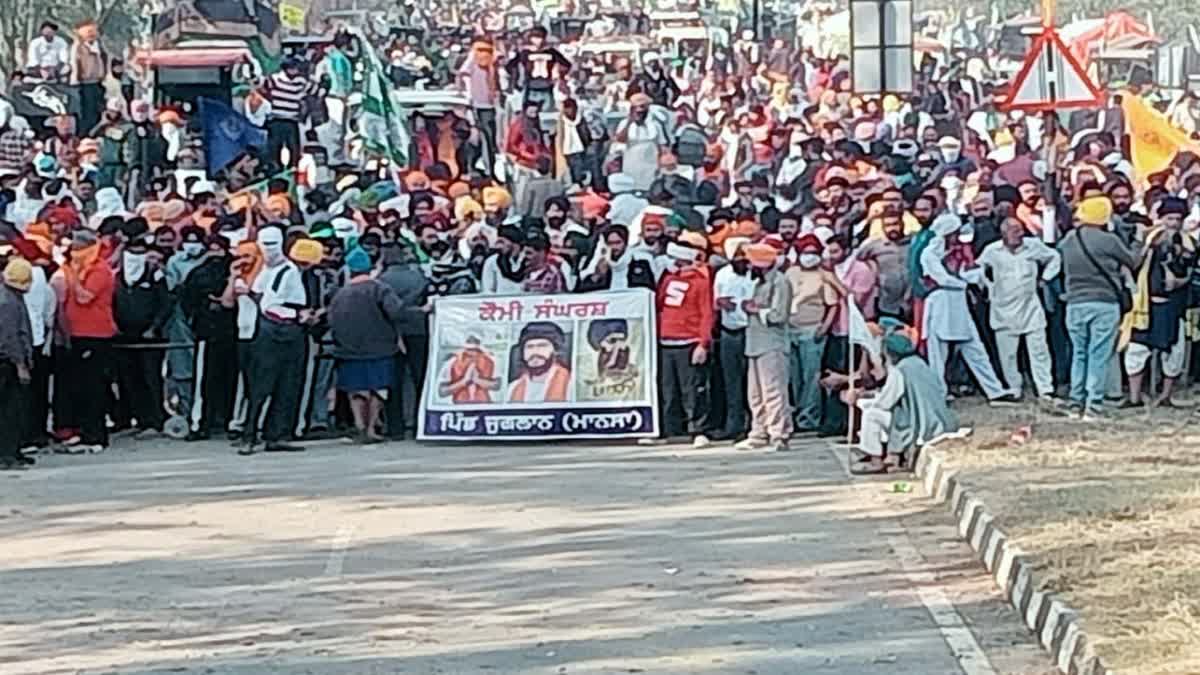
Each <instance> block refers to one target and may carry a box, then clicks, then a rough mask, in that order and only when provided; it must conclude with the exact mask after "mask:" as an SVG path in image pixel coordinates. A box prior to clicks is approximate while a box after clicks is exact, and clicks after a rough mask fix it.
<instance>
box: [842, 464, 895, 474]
mask: <svg viewBox="0 0 1200 675" xmlns="http://www.w3.org/2000/svg"><path fill="white" fill-rule="evenodd" d="M887 472H888V465H887V464H884V463H882V462H881V463H880V464H878V465H877V466H871V465H870V464H868V465H866V466H852V467H850V473H852V474H854V475H855V476H878V475H883V474H886V473H887Z"/></svg>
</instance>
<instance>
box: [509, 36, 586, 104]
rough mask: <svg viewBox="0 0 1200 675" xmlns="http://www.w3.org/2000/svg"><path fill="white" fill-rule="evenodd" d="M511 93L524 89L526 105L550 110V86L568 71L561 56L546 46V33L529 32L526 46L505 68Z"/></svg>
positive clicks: (552, 102)
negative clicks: (535, 103)
mask: <svg viewBox="0 0 1200 675" xmlns="http://www.w3.org/2000/svg"><path fill="white" fill-rule="evenodd" d="M505 69H506V70H507V71H508V76H509V78H510V79H511V81H512V83H513V88H514V89H518V90H520V89H524V91H525V101H526V102H530V103H533V102H537V103H540V104H542V109H543V110H552V109H553V108H554V85H555V83H556V82H558V80H559V79H560V78H562V77H563V76H565V75H566V74H567V71H569V70H570V69H571V62H570V61H568V60H567V58H566V57H565V56H563V55H562V52H560V51H558V50H557V49H555V48H554V47H551V46H548V45H547V44H546V29H545V28H543V27H542V26H534V27H533V28H530V29H529V45H528V46H527V47H525V48H523V49H521V50H520V51H518V52H517V55H516V56H514V57H513V58H512V59H511V60H510V61H509V62H508V64H507V65H506V66H505Z"/></svg>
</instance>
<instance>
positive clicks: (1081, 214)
mask: <svg viewBox="0 0 1200 675" xmlns="http://www.w3.org/2000/svg"><path fill="white" fill-rule="evenodd" d="M1112 212H1113V208H1112V202H1111V201H1109V199H1108V197H1105V196H1103V195H1097V196H1095V197H1088V198H1087V199H1085V200H1083V201H1081V202H1079V205H1078V206H1076V207H1075V220H1078V221H1079V222H1080V223H1083V224H1084V225H1097V226H1104V225H1108V221H1109V219H1110V218H1112Z"/></svg>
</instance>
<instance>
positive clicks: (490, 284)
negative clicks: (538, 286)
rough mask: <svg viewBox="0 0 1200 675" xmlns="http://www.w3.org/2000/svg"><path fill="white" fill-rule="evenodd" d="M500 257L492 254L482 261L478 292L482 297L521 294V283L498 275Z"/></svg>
mask: <svg viewBox="0 0 1200 675" xmlns="http://www.w3.org/2000/svg"><path fill="white" fill-rule="evenodd" d="M500 255H501V254H498V253H494V254H492V255H490V256H488V257H487V259H486V260H484V261H483V270H482V271H481V272H480V287H481V290H480V291H479V292H480V293H482V294H483V295H516V294H519V293H520V292H521V282H519V281H512V280H511V279H508V278H506V277H505V276H504V275H503V274H501V273H500V262H499V260H500Z"/></svg>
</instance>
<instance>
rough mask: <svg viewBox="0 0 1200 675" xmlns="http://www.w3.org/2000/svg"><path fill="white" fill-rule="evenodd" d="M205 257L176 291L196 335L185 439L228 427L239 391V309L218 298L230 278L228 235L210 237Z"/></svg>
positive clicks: (222, 430)
mask: <svg viewBox="0 0 1200 675" xmlns="http://www.w3.org/2000/svg"><path fill="white" fill-rule="evenodd" d="M207 246H208V250H207V252H206V253H205V256H204V262H202V263H200V266H199V267H197V268H196V269H194V270H192V272H191V274H189V275H187V278H186V279H184V282H183V284H181V285H180V287H179V289H178V290H177V291H176V293H177V296H178V302H179V306H180V309H181V310H183V315H184V317H185V318H186V319H187V322H188V325H190V326H191V328H192V335H194V336H195V338H196V350H195V354H196V363H195V367H194V372H195V376H194V378H193V381H194V382H195V391H194V392H193V393H192V409H191V410H189V411H187V412H186V413H185V414H187V416H188V440H189V441H197V440H205V439H208V438H210V437H211V435H212V434H213V433H218V434H219V433H222V432H224V431H225V430H226V425H228V424H229V421H230V418H231V417H232V415H233V399H234V397H235V396H236V395H237V376H238V371H237V368H234V367H232V364H236V363H237V341H238V327H237V309H236V308H235V307H225V306H224V305H222V304H221V295H222V294H223V293H224V292H225V287H226V286H227V285H228V284H229V274H230V272H229V265H230V257H229V240H228V239H227V238H225V237H224V236H222V235H220V234H215V235H212V236H211V237H209V239H208V242H207Z"/></svg>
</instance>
